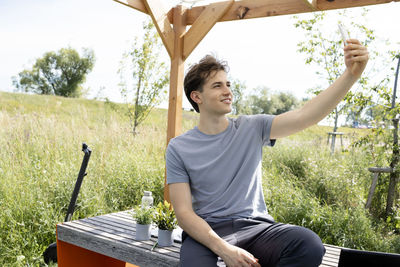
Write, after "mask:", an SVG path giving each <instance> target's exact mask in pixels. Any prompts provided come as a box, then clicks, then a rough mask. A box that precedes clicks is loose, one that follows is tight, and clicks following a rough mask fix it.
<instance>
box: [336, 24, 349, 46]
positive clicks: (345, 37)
mask: <svg viewBox="0 0 400 267" xmlns="http://www.w3.org/2000/svg"><path fill="white" fill-rule="evenodd" d="M338 27H339V31H340V34H341V35H342V39H343V43H344V45H347V40H348V39H349V33H348V32H347V30H346V28H345V27H344V26H343V25H342V24H341V23H338Z"/></svg>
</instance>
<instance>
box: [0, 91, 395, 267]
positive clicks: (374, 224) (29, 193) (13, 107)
mask: <svg viewBox="0 0 400 267" xmlns="http://www.w3.org/2000/svg"><path fill="white" fill-rule="evenodd" d="M197 117H198V116H197V115H196V114H194V113H191V112H184V114H183V128H184V130H187V129H190V128H192V127H193V125H194V124H195V123H196V120H197ZM166 120H167V111H166V110H162V109H155V110H153V111H152V113H151V114H150V116H149V117H148V119H147V120H146V121H145V122H144V124H143V125H141V126H140V127H139V133H138V134H137V135H136V136H134V135H132V133H131V130H130V125H129V118H128V117H127V116H126V111H125V105H123V104H115V103H111V102H101V101H94V100H85V99H70V98H63V97H56V96H39V95H27V94H14V93H4V92H0V148H1V149H0V205H1V207H2V209H0V238H1V240H2V242H1V243H0V266H24V265H26V264H29V265H33V266H37V265H42V266H43V265H44V263H43V260H42V257H41V254H42V252H43V251H44V250H45V248H46V247H47V246H48V245H49V244H50V243H52V242H54V241H55V225H56V223H57V222H61V221H63V219H64V216H65V213H66V209H67V206H68V204H69V199H70V196H71V193H72V190H73V186H74V183H75V180H76V177H77V174H78V171H79V168H80V164H81V162H82V158H83V153H82V152H81V145H82V142H86V143H87V144H88V145H89V147H90V148H91V149H92V151H93V152H92V156H91V159H90V162H89V165H88V169H87V173H88V175H87V176H86V177H85V179H84V182H83V185H82V188H81V192H80V195H79V198H78V206H77V209H76V212H75V214H74V217H73V218H74V219H77V218H83V217H88V216H94V215H98V214H104V213H109V212H112V211H117V210H124V209H129V208H131V207H133V206H134V205H137V204H138V203H139V202H140V199H141V196H142V192H143V191H144V190H150V191H152V192H153V194H154V196H155V202H156V203H157V202H158V201H160V200H161V199H162V192H163V185H164V165H165V162H164V153H165V145H166V134H165V133H166ZM330 130H331V129H330V128H329V127H321V126H314V127H311V128H310V129H308V130H306V131H303V132H302V133H299V134H297V135H295V136H292V137H290V138H286V139H282V140H279V141H278V143H277V145H276V146H275V147H274V148H265V150H264V159H263V183H264V194H265V200H266V203H267V205H268V207H269V210H270V213H271V214H272V215H273V216H274V217H275V219H276V220H278V221H281V222H286V223H294V224H298V225H303V226H306V227H309V228H311V229H313V230H314V231H315V232H316V233H318V234H319V235H320V236H321V238H322V239H323V241H324V242H326V243H329V244H334V245H340V246H346V247H352V248H361V249H368V250H378V251H391V252H397V253H400V238H399V236H398V234H395V233H396V231H394V230H395V229H392V228H390V227H389V226H388V225H387V224H385V223H384V222H382V221H379V220H375V219H373V218H372V217H371V215H370V214H369V213H368V212H366V211H365V210H364V208H363V206H364V203H365V199H366V196H367V193H368V188H369V186H370V174H369V173H368V171H367V168H368V167H370V166H371V164H373V162H372V158H371V155H369V153H365V150H363V149H359V148H353V147H348V148H347V149H346V150H345V151H344V152H341V151H340V146H338V150H339V151H340V152H338V153H336V154H335V155H334V156H331V155H330V153H329V148H328V147H327V145H326V133H327V131H330ZM340 130H341V131H343V132H346V133H347V135H346V138H347V140H349V141H347V143H351V142H353V141H354V140H357V139H358V138H359V137H360V135H364V134H365V133H367V132H368V130H362V131H358V130H357V131H356V130H355V129H347V128H341V129H340Z"/></svg>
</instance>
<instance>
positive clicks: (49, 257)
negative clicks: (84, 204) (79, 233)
mask: <svg viewBox="0 0 400 267" xmlns="http://www.w3.org/2000/svg"><path fill="white" fill-rule="evenodd" d="M82 151H83V152H84V153H85V155H84V156H83V161H82V164H81V169H80V171H79V174H78V179H77V180H76V183H75V188H74V191H73V192H72V197H71V201H70V202H69V206H68V211H67V215H66V216H65V219H64V222H69V221H70V220H71V217H72V214H73V213H74V210H75V205H76V200H77V198H78V194H79V190H80V188H81V185H82V181H83V177H84V176H86V175H87V173H86V167H87V165H88V162H89V158H90V154H91V153H92V151H91V150H90V148H89V147H88V146H87V145H86V144H85V143H83V144H82ZM43 258H44V262H45V263H46V264H49V263H50V261H53V262H57V243H52V244H50V246H48V247H47V248H46V250H45V251H44V252H43Z"/></svg>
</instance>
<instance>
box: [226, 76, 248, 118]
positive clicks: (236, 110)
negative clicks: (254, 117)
mask: <svg viewBox="0 0 400 267" xmlns="http://www.w3.org/2000/svg"><path fill="white" fill-rule="evenodd" d="M230 80H231V91H232V94H233V103H232V114H235V115H238V114H247V112H246V104H245V103H244V97H245V96H244V90H245V89H246V84H245V83H244V82H242V81H240V80H238V79H233V78H231V79H230Z"/></svg>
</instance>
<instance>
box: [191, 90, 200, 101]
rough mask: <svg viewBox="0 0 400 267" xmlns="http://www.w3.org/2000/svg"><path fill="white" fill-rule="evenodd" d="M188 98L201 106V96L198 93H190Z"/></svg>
mask: <svg viewBox="0 0 400 267" xmlns="http://www.w3.org/2000/svg"><path fill="white" fill-rule="evenodd" d="M190 98H191V99H192V100H193V101H194V102H195V103H196V104H201V102H202V101H201V96H200V92H199V91H192V92H190Z"/></svg>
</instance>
